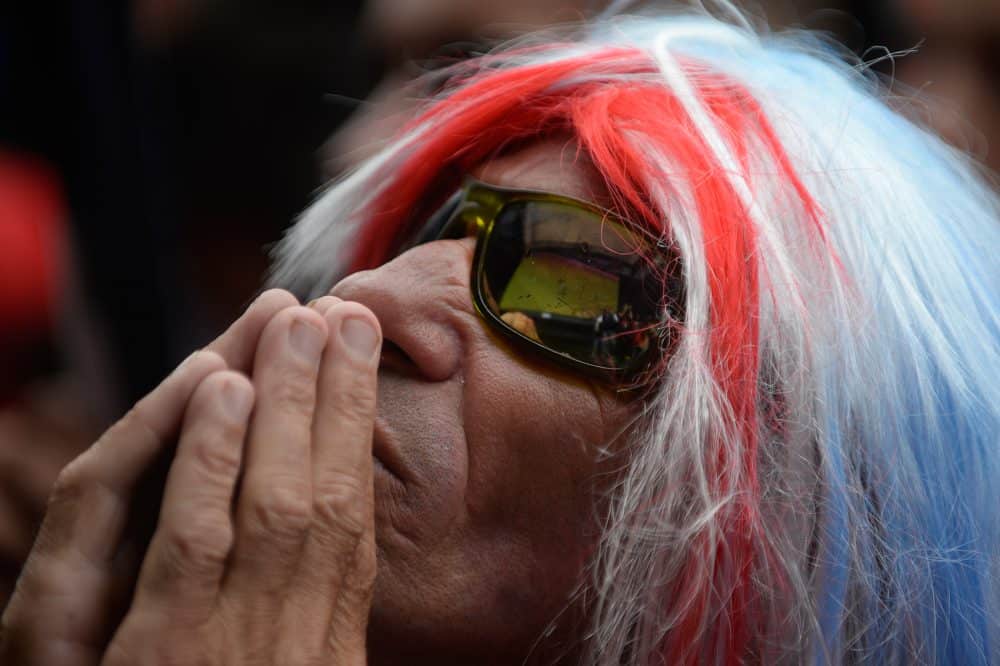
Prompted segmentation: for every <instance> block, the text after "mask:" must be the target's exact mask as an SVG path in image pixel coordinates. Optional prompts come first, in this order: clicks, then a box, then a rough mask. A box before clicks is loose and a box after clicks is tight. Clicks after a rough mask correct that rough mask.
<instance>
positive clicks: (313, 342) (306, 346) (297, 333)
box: [288, 320, 326, 363]
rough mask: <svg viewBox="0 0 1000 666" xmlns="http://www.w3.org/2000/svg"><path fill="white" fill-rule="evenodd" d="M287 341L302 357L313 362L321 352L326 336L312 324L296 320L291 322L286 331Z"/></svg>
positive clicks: (317, 359)
mask: <svg viewBox="0 0 1000 666" xmlns="http://www.w3.org/2000/svg"><path fill="white" fill-rule="evenodd" d="M288 342H289V344H291V346H292V349H294V350H295V351H296V352H298V353H299V354H300V355H301V356H302V357H303V358H305V359H306V360H308V361H310V362H312V363H315V362H317V361H319V355H320V354H321V353H322V352H323V344H324V343H325V342H326V336H324V335H323V332H322V331H321V330H319V329H318V328H316V327H315V326H313V325H312V324H308V323H306V322H304V321H302V320H296V321H294V322H292V327H291V330H290V331H289V332H288Z"/></svg>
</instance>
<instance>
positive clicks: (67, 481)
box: [49, 456, 93, 508]
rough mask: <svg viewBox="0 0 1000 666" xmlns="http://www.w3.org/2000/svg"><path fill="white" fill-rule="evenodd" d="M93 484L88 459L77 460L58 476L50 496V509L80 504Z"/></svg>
mask: <svg viewBox="0 0 1000 666" xmlns="http://www.w3.org/2000/svg"><path fill="white" fill-rule="evenodd" d="M92 483H93V479H92V476H91V474H90V473H89V470H88V469H87V463H86V458H85V457H84V456H80V457H78V458H76V459H75V460H73V461H72V462H70V463H69V464H68V465H66V466H65V467H63V468H62V470H60V471H59V474H58V476H56V480H55V484H54V485H53V486H52V493H51V494H50V495H49V507H50V508H51V507H53V506H55V505H62V504H74V503H76V502H78V501H79V500H80V498H81V497H82V496H83V494H84V493H85V492H86V489H87V487H88V486H90V485H91V484H92Z"/></svg>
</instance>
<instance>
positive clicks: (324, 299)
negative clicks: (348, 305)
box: [309, 294, 343, 316]
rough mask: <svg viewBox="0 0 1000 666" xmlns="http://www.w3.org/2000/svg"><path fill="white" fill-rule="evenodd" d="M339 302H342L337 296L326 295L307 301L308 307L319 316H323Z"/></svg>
mask: <svg viewBox="0 0 1000 666" xmlns="http://www.w3.org/2000/svg"><path fill="white" fill-rule="evenodd" d="M341 302H343V299H341V298H339V297H337V296H330V295H329V294H328V295H326V296H321V297H319V298H316V299H313V300H311V301H309V307H310V308H312V309H313V310H315V311H316V312H318V313H320V315H323V316H325V315H326V312H327V310H329V309H330V308H332V307H333V306H334V305H336V304H337V303H341Z"/></svg>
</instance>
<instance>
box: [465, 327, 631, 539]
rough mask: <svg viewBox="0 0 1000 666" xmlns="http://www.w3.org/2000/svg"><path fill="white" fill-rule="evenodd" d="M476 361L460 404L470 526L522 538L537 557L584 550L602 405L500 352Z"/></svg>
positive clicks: (583, 388) (580, 388)
mask: <svg viewBox="0 0 1000 666" xmlns="http://www.w3.org/2000/svg"><path fill="white" fill-rule="evenodd" d="M477 361H478V362H474V363H470V364H469V365H468V366H467V368H468V370H467V377H466V380H467V381H466V385H465V387H466V390H465V400H464V406H463V410H464V420H465V424H466V427H465V431H466V438H467V442H468V464H469V467H468V489H467V497H466V504H467V509H468V511H469V516H470V521H471V522H472V523H474V524H477V525H479V526H480V527H481V528H483V529H492V530H496V531H497V532H498V533H502V534H505V535H506V536H507V537H509V538H515V539H521V540H528V541H530V542H532V544H533V548H534V549H535V552H536V553H539V554H543V553H545V552H547V551H558V554H559V556H560V557H565V556H567V555H569V551H571V550H584V549H585V548H586V544H587V542H588V541H589V540H590V539H591V538H592V532H593V530H592V529H591V524H592V522H593V519H594V518H595V513H594V506H593V500H594V497H595V492H596V493H599V492H600V489H599V488H596V487H595V484H596V483H598V479H597V478H596V477H597V468H598V457H599V451H600V450H601V448H602V447H603V445H605V444H606V442H605V441H604V440H605V438H606V436H607V433H608V432H610V431H611V429H609V428H608V427H607V426H608V424H607V423H606V422H605V409H603V405H602V403H601V398H600V397H599V396H598V395H596V394H595V393H594V392H593V391H591V390H590V389H589V388H588V387H587V385H585V384H582V383H577V382H573V381H563V380H561V378H559V377H556V376H553V375H550V374H548V373H549V372H551V370H549V368H547V367H542V366H528V365H525V364H524V362H523V361H522V360H520V359H515V358H511V357H510V354H509V353H508V352H507V350H505V349H502V348H497V347H495V346H494V347H493V349H492V350H485V351H484V352H483V353H482V354H481V355H480V356H479V358H478V360H477Z"/></svg>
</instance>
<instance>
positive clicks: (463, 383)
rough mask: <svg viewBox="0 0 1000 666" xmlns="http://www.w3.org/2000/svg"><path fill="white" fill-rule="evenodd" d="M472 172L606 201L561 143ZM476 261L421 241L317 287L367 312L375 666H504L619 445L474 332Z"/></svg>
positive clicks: (596, 395)
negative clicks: (376, 358)
mask: <svg viewBox="0 0 1000 666" xmlns="http://www.w3.org/2000/svg"><path fill="white" fill-rule="evenodd" d="M473 175H475V176H476V177H477V178H479V179H481V180H483V181H485V182H488V183H491V184H494V185H498V186H503V187H510V188H519V189H533V190H545V191H550V192H556V193H560V194H564V195H568V196H571V197H575V198H578V199H584V200H589V201H593V202H595V203H598V204H606V203H607V198H608V196H607V191H606V189H605V188H604V186H603V182H602V180H601V178H600V176H599V175H598V174H597V172H596V171H595V170H594V168H593V166H592V165H591V164H590V163H589V162H588V161H587V160H586V158H585V157H583V156H582V154H580V153H578V152H577V150H576V146H575V144H573V143H572V142H567V141H565V140H550V141H546V142H540V143H538V144H535V145H533V146H531V147H529V148H527V149H523V150H520V151H518V152H516V153H512V154H509V155H506V156H504V157H501V158H497V159H495V160H493V161H491V162H488V163H486V164H484V165H482V166H481V167H480V168H479V169H477V170H475V171H474V172H473ZM474 248H475V239H474V238H466V239H462V240H442V241H436V242H432V243H427V244H425V245H420V246H417V247H415V248H413V249H411V250H409V251H408V252H405V253H403V254H401V255H400V256H398V257H396V258H395V259H393V260H392V261H390V262H389V263H386V264H384V265H383V266H381V267H379V268H377V269H375V270H371V271H364V272H360V273H356V274H354V275H351V276H349V277H348V278H346V279H344V280H343V281H342V282H340V283H339V284H338V285H336V286H335V287H334V289H333V290H332V292H331V293H333V294H334V295H336V296H339V297H341V298H344V299H349V300H355V301H358V302H360V303H362V304H364V305H366V306H368V307H369V308H371V309H372V310H373V311H374V312H375V314H376V315H377V316H378V318H379V321H380V322H381V324H382V330H383V333H384V338H385V344H384V348H383V357H382V363H381V366H380V369H379V401H378V417H377V419H376V422H375V443H374V454H375V457H376V464H375V495H376V509H375V513H376V528H377V543H378V578H377V581H376V592H375V602H374V606H373V610H372V617H371V624H370V630H369V650H370V654H371V659H372V662H373V663H380V662H383V663H384V662H387V661H393V660H395V659H399V658H403V659H405V660H406V661H407V662H408V663H413V662H414V661H419V660H420V658H421V657H422V656H424V657H426V656H427V655H430V654H433V655H435V658H434V661H435V663H442V655H446V654H450V655H452V657H453V660H454V661H458V662H475V663H484V662H490V661H495V662H502V661H505V660H513V661H515V662H517V663H520V661H521V660H523V659H524V657H525V655H526V654H527V653H528V651H529V650H530V649H531V647H532V644H533V643H534V642H535V641H536V640H537V639H538V638H539V637H540V635H541V633H542V631H543V630H544V629H545V628H546V626H547V625H548V623H549V622H550V621H551V620H553V619H555V618H556V616H557V615H559V614H560V612H561V611H563V610H564V609H567V608H568V607H569V606H571V604H570V595H571V593H572V591H573V589H574V588H575V586H576V585H577V583H578V582H580V580H581V578H582V575H583V570H584V566H585V564H586V562H587V559H588V557H589V556H590V554H591V553H592V551H593V548H594V546H595V543H596V539H597V536H598V527H597V526H598V524H599V515H600V508H599V504H600V502H599V500H600V497H601V496H602V495H603V494H604V493H605V492H606V491H607V490H608V488H610V486H611V485H612V483H613V481H614V478H613V473H612V468H613V467H614V466H615V464H618V465H620V464H621V461H620V460H619V461H615V460H609V459H608V458H607V456H606V455H603V456H602V451H603V452H605V453H607V447H608V445H617V442H618V440H619V439H620V437H619V436H620V434H621V432H622V430H623V429H624V428H625V427H626V426H627V424H628V422H629V419H630V418H631V415H632V413H633V410H631V409H630V408H629V407H628V406H627V405H626V404H625V403H624V402H623V400H621V399H620V398H619V397H616V395H615V394H614V392H613V391H611V390H609V389H608V388H606V387H603V386H601V385H598V384H595V383H592V382H591V381H589V380H585V379H583V378H580V377H576V376H574V375H570V374H567V373H565V372H563V371H560V370H556V369H555V368H554V367H553V366H551V365H550V364H547V363H545V362H542V361H540V360H538V359H535V358H532V357H531V356H528V355H526V354H525V352H523V351H520V350H514V349H512V348H511V347H509V346H508V345H507V344H506V343H505V342H504V341H503V340H502V338H501V337H500V336H498V335H496V334H495V333H494V332H493V331H492V330H491V329H490V328H489V326H488V325H487V324H486V323H485V322H484V321H483V320H482V319H481V318H480V317H479V316H478V315H477V314H476V312H475V310H474V308H473V305H472V299H471V295H470V290H469V274H470V267H471V262H472V255H473V250H474ZM576 613H577V610H576V609H575V608H574V609H570V612H569V613H568V614H567V616H569V617H573V616H574V614H576ZM428 659H429V658H428Z"/></svg>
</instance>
